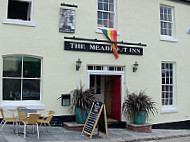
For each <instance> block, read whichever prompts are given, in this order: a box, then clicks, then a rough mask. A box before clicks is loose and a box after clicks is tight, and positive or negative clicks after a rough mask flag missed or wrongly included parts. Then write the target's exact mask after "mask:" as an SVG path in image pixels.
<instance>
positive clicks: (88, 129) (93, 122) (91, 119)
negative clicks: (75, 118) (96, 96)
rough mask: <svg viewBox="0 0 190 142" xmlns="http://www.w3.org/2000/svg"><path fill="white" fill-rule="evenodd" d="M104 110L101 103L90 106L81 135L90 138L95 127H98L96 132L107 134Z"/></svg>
mask: <svg viewBox="0 0 190 142" xmlns="http://www.w3.org/2000/svg"><path fill="white" fill-rule="evenodd" d="M105 111H106V109H105V105H104V104H103V103H102V102H95V103H93V105H92V108H91V111H90V113H89V115H88V118H87V120H86V123H85V125H84V127H83V130H82V134H83V133H87V134H88V135H90V138H92V135H93V133H94V130H95V128H96V126H98V132H99V131H100V132H103V133H105V134H106V137H107V138H108V134H107V119H106V112H105Z"/></svg>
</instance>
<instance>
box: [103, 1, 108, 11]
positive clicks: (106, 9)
mask: <svg viewBox="0 0 190 142" xmlns="http://www.w3.org/2000/svg"><path fill="white" fill-rule="evenodd" d="M104 10H105V11H108V4H107V3H104Z"/></svg>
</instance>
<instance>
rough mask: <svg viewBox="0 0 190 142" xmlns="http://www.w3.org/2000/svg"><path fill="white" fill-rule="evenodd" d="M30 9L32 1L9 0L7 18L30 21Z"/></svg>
mask: <svg viewBox="0 0 190 142" xmlns="http://www.w3.org/2000/svg"><path fill="white" fill-rule="evenodd" d="M30 11H31V2H23V1H18V0H9V4H8V15H7V16H8V17H7V18H10V19H20V20H26V21H30V20H31V19H30V13H31V12H30Z"/></svg>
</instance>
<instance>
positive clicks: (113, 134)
mask: <svg viewBox="0 0 190 142" xmlns="http://www.w3.org/2000/svg"><path fill="white" fill-rule="evenodd" d="M30 129H31V128H30V127H28V129H27V130H30ZM21 130H23V127H22V126H21V127H20V128H19V131H21ZM108 135H109V138H108V139H106V137H105V135H104V134H101V133H100V134H99V135H98V134H97V130H95V132H94V135H93V137H92V139H90V138H89V135H87V134H81V132H80V131H73V130H67V129H65V128H63V127H52V128H51V129H49V132H47V130H46V129H45V127H42V128H41V129H40V138H39V139H37V135H36V133H31V132H30V133H28V134H27V137H26V139H24V138H23V134H18V135H17V134H15V133H14V131H13V126H12V125H5V127H4V128H3V130H2V131H1V132H0V142H76V141H78V142H134V141H139V142H140V141H141V142H142V141H153V140H164V139H168V138H180V137H188V136H190V130H166V129H153V130H152V132H151V133H142V132H134V131H131V130H128V129H126V128H125V129H118V128H115V129H114V128H109V129H108Z"/></svg>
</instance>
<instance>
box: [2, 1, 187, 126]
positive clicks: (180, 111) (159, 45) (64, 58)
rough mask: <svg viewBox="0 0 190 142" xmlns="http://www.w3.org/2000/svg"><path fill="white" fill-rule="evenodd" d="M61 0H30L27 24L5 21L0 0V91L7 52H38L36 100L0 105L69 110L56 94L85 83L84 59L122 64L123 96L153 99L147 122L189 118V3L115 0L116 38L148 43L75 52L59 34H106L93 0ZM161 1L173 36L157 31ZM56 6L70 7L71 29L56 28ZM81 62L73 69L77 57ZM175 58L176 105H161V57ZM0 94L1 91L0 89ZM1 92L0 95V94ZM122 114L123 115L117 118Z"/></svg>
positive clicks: (90, 62) (4, 8)
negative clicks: (131, 50)
mask: <svg viewBox="0 0 190 142" xmlns="http://www.w3.org/2000/svg"><path fill="white" fill-rule="evenodd" d="M62 2H63V1H61V0H57V1H52V0H38V1H37V0H33V13H32V22H33V23H32V24H31V25H18V24H14V23H13V24H10V23H6V17H7V3H8V2H7V0H2V1H1V4H0V19H1V24H0V31H1V32H0V56H1V58H0V66H1V70H0V74H1V82H0V86H1V87H0V91H1V92H2V71H3V69H2V68H3V57H4V56H6V55H29V56H34V57H39V58H41V61H42V74H41V75H42V76H41V78H42V79H41V100H40V101H22V102H19V101H18V102H17V101H16V102H14V101H3V100H2V97H1V99H0V106H2V107H6V108H16V106H20V105H24V106H27V107H30V108H37V109H39V110H42V111H44V110H55V112H56V116H61V115H71V114H70V111H69V106H61V101H60V100H57V98H59V97H60V95H61V94H63V93H69V92H70V91H71V90H72V89H74V88H76V87H77V86H78V85H79V82H80V81H82V83H84V84H85V85H86V87H87V86H88V85H89V76H88V75H89V72H88V71H87V69H86V68H87V65H105V66H124V67H125V68H124V73H123V74H122V79H123V81H122V86H123V87H122V94H121V95H122V96H121V97H122V101H123V98H124V96H125V90H126V89H127V88H128V89H129V90H130V91H139V90H144V89H147V90H146V92H147V94H148V95H149V96H151V97H153V99H154V100H155V101H156V102H157V108H158V114H157V115H156V117H151V119H150V120H149V122H151V123H154V124H156V123H163V122H175V121H183V120H190V109H189V98H190V96H189V92H190V87H189V85H190V74H189V70H190V66H189V65H188V63H189V52H190V43H189V40H190V34H188V33H187V30H188V29H189V28H190V18H189V14H190V4H185V3H181V2H175V1H169V0H140V1H139V0H116V22H115V24H116V28H115V29H116V30H117V31H118V36H117V39H118V41H122V40H123V41H126V42H142V43H145V44H147V47H145V48H143V49H144V55H143V56H134V55H120V57H119V59H117V60H116V59H115V58H114V56H113V54H108V53H95V52H78V51H66V50H64V41H65V39H64V37H65V36H69V37H71V36H76V37H82V38H92V39H94V38H98V39H103V40H106V38H105V36H104V35H103V34H102V33H101V32H98V30H97V0H93V1H91V0H81V1H79V0H65V1H64V2H65V3H71V4H77V5H78V8H68V7H64V6H60V4H61V3H62ZM160 5H167V6H171V7H172V8H173V9H174V15H173V16H174V29H173V30H174V40H175V41H164V40H161V38H160V37H161V36H160ZM60 8H65V9H74V10H75V14H76V15H75V21H76V25H75V33H60V32H59V11H60ZM78 58H80V59H81V61H82V65H81V68H80V70H79V71H76V69H75V65H76V60H77V59H78ZM135 61H137V62H138V63H139V67H138V70H137V72H133V71H132V66H133V64H134V62H135ZM164 61H167V62H173V63H175V78H174V79H175V97H174V105H175V107H174V108H172V109H168V110H163V107H162V104H161V63H162V62H164ZM1 94H2V93H1ZM1 96H2V95H1ZM122 119H123V120H125V118H124V116H123V118H122Z"/></svg>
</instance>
